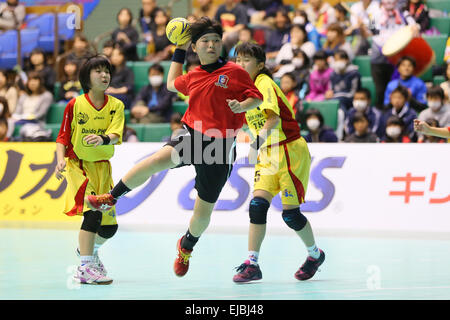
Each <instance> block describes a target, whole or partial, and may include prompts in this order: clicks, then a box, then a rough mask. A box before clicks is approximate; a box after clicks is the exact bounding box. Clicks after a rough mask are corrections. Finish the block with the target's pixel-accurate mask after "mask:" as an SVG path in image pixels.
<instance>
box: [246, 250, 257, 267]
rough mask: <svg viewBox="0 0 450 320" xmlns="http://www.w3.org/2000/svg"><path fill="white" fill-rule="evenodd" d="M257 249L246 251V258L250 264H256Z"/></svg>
mask: <svg viewBox="0 0 450 320" xmlns="http://www.w3.org/2000/svg"><path fill="white" fill-rule="evenodd" d="M258 256H259V252H258V251H249V252H248V260H249V261H250V264H258Z"/></svg>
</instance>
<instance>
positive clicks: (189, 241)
mask: <svg viewBox="0 0 450 320" xmlns="http://www.w3.org/2000/svg"><path fill="white" fill-rule="evenodd" d="M199 238H200V237H194V236H193V235H192V234H191V233H190V232H189V229H188V231H187V232H186V234H185V235H184V237H183V239H181V247H182V248H183V249H187V250H192V249H193V248H194V246H195V244H196V243H197V241H198V239H199Z"/></svg>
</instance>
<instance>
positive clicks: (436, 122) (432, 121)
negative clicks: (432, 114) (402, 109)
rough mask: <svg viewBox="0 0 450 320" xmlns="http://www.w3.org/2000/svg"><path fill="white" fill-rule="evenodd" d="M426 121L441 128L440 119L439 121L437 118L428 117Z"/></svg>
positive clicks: (431, 125)
mask: <svg viewBox="0 0 450 320" xmlns="http://www.w3.org/2000/svg"><path fill="white" fill-rule="evenodd" d="M425 122H426V123H427V124H428V125H429V126H430V127H435V128H440V126H439V121H437V119H435V118H428V119H427V120H425Z"/></svg>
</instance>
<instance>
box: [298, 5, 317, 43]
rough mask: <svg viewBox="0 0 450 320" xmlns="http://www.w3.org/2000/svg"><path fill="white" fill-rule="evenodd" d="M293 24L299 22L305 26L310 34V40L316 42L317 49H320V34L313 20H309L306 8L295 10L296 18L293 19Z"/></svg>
mask: <svg viewBox="0 0 450 320" xmlns="http://www.w3.org/2000/svg"><path fill="white" fill-rule="evenodd" d="M292 24H299V25H301V26H303V27H305V30H306V32H307V35H308V41H311V42H312V43H314V46H315V47H316V50H320V47H321V44H320V34H319V32H317V29H316V28H315V27H314V26H313V24H312V23H311V22H309V20H308V15H307V14H306V12H305V11H304V10H299V9H297V10H295V12H294V18H293V19H292Z"/></svg>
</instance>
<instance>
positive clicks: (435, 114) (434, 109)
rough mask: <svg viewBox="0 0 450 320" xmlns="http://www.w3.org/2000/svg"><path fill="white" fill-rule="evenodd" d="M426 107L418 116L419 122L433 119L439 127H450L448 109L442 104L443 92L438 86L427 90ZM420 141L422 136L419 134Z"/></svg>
mask: <svg viewBox="0 0 450 320" xmlns="http://www.w3.org/2000/svg"><path fill="white" fill-rule="evenodd" d="M427 105H428V108H427V109H425V110H423V111H422V112H421V113H420V114H419V116H418V119H419V120H422V121H426V120H428V119H434V120H436V121H437V122H438V126H439V127H449V126H450V107H449V105H448V104H445V103H444V90H442V88H441V87H440V86H433V87H431V88H430V89H428V92H427ZM432 127H434V125H433V126H432ZM422 139H423V135H421V134H419V141H420V140H422Z"/></svg>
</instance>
